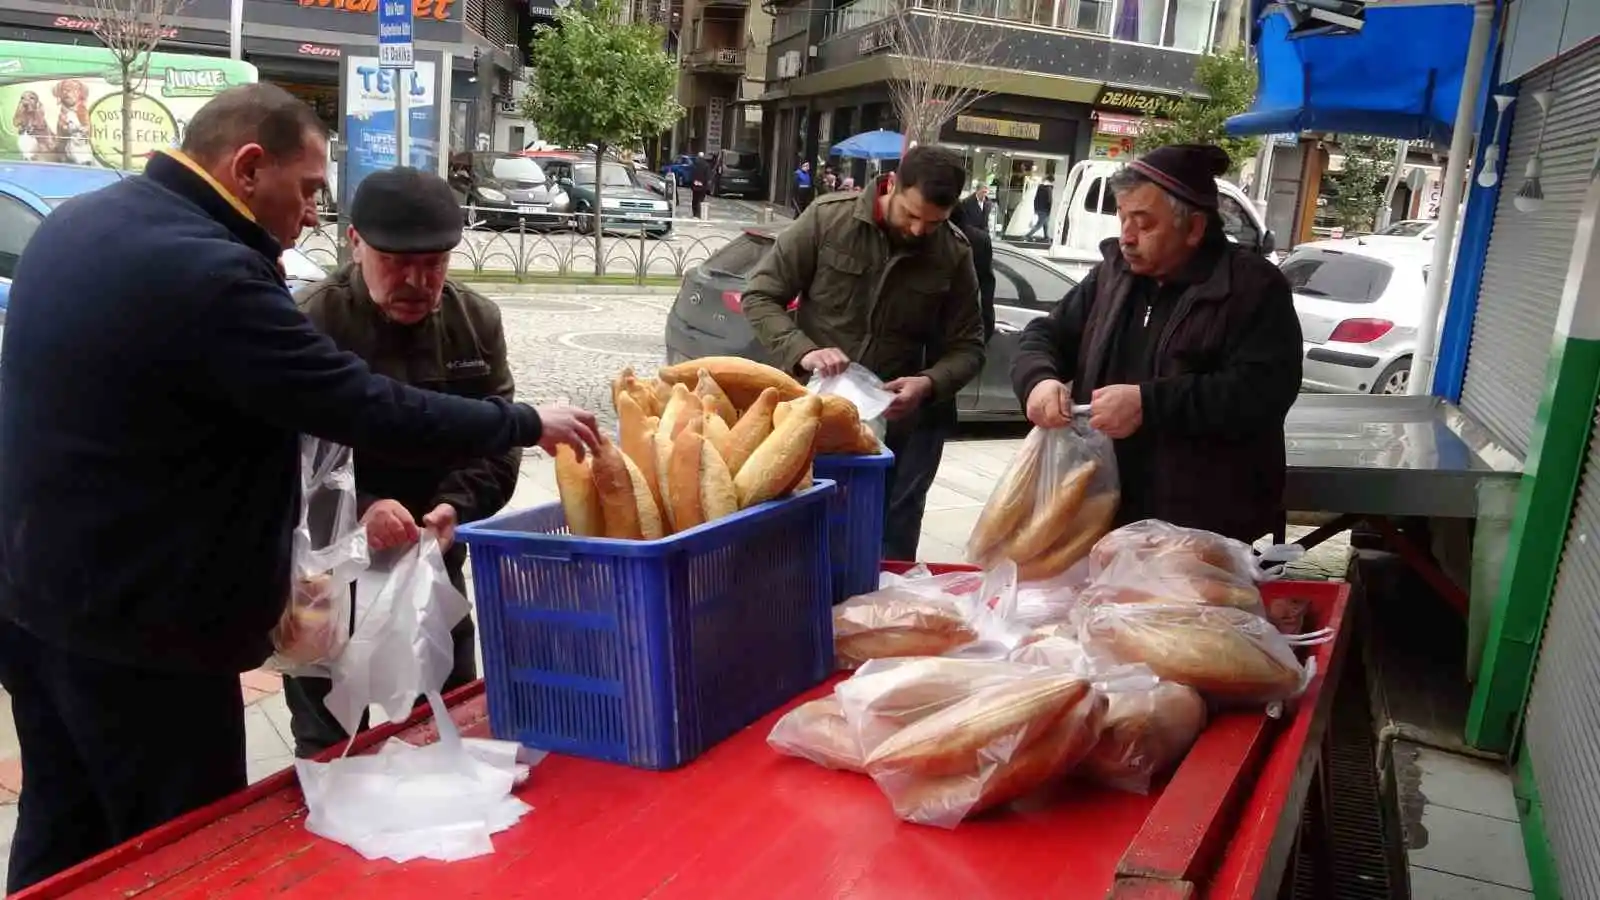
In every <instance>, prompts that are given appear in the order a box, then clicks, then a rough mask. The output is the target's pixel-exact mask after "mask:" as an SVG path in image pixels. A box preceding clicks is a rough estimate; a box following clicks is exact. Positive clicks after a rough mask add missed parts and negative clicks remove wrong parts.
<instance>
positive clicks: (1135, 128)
mask: <svg viewBox="0 0 1600 900" xmlns="http://www.w3.org/2000/svg"><path fill="white" fill-rule="evenodd" d="M1144 127H1145V119H1144V117H1143V116H1119V115H1117V114H1116V113H1106V112H1103V113H1095V116H1094V130H1095V133H1096V134H1109V135H1114V136H1117V137H1138V136H1139V133H1140V132H1142V131H1144Z"/></svg>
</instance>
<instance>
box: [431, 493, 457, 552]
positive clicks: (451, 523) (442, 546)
mask: <svg viewBox="0 0 1600 900" xmlns="http://www.w3.org/2000/svg"><path fill="white" fill-rule="evenodd" d="M456 524H457V522H456V508H455V507H454V506H451V505H450V504H448V503H441V504H439V505H438V506H435V507H434V508H433V512H430V513H428V514H427V515H425V516H423V517H422V525H423V527H425V528H432V529H433V532H434V534H437V535H438V536H439V550H440V552H443V551H445V550H449V549H450V545H451V544H454V543H455V542H456Z"/></svg>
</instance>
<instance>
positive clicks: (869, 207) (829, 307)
mask: <svg viewBox="0 0 1600 900" xmlns="http://www.w3.org/2000/svg"><path fill="white" fill-rule="evenodd" d="M965 181H966V166H965V160H964V159H963V158H962V157H961V156H960V155H959V154H957V153H955V152H954V151H951V150H949V149H946V148H943V147H937V146H923V147H916V148H913V149H912V150H911V151H910V152H908V153H907V154H906V156H905V159H903V160H902V161H901V164H900V167H899V169H898V170H896V171H895V172H894V174H893V175H886V176H882V177H880V178H877V179H874V180H873V181H872V182H871V183H869V184H868V185H867V188H866V190H864V191H862V192H861V193H859V194H857V193H838V194H830V195H828V196H826V197H823V198H822V199H820V200H818V201H816V202H815V203H813V204H812V205H811V206H810V207H809V208H808V209H806V211H805V212H804V213H802V214H801V216H800V217H799V218H798V219H796V220H795V222H794V224H792V225H790V226H789V227H788V228H785V229H784V230H783V231H781V232H780V233H779V234H778V237H777V241H776V242H775V243H774V245H773V247H772V249H771V250H770V251H768V252H767V254H766V256H765V258H763V259H762V261H761V263H760V264H759V265H758V266H757V267H756V270H755V272H754V273H752V275H751V276H750V283H749V286H748V287H747V288H746V289H745V293H744V300H743V307H744V313H745V317H746V318H747V319H748V320H749V321H750V325H751V327H752V328H754V329H755V333H756V337H757V338H759V339H760V340H761V343H762V345H763V346H765V347H766V349H767V351H768V352H769V353H770V354H772V356H773V357H774V360H775V364H776V365H777V366H778V367H779V368H781V369H785V370H787V371H790V372H793V373H796V374H799V375H801V377H802V378H805V377H809V375H810V374H813V373H815V374H822V375H834V374H838V373H839V372H842V371H844V370H845V368H846V367H848V366H849V365H850V363H851V362H852V361H854V362H858V363H860V364H861V365H863V366H865V367H866V368H868V369H870V370H871V371H872V372H873V373H875V374H876V375H877V376H878V377H879V378H881V379H883V381H884V382H885V385H886V387H888V389H889V390H891V391H893V392H894V393H895V394H897V395H898V396H897V397H896V399H895V401H894V403H893V404H892V405H891V406H890V407H889V410H888V412H887V413H886V414H885V418H886V419H888V420H889V425H888V433H887V435H886V437H885V443H886V444H887V445H888V447H889V449H890V450H892V451H894V453H895V467H894V470H893V471H892V473H891V477H890V483H889V493H888V503H887V504H886V509H885V518H884V537H883V555H884V557H885V558H886V559H915V558H916V555H917V539H918V536H919V534H920V533H921V531H922V510H923V506H924V504H925V503H926V501H927V496H928V488H929V487H931V486H932V485H933V478H934V475H935V474H936V473H937V472H938V470H939V460H940V458H941V457H942V456H943V454H944V442H945V439H946V437H948V436H949V435H950V434H951V433H952V432H953V431H954V430H955V419H956V415H955V396H956V393H957V392H958V391H960V390H961V388H962V387H963V386H965V385H966V383H967V382H969V381H971V380H972V379H973V378H975V377H977V375H978V372H979V370H981V369H982V368H983V357H984V340H983V318H982V315H981V312H980V306H979V300H978V278H977V274H976V273H975V272H974V270H973V264H972V248H971V247H970V246H969V245H968V243H967V239H966V237H965V236H964V235H962V233H961V232H960V231H959V230H958V229H956V228H955V227H953V226H952V225H950V224H949V221H948V220H949V218H950V213H951V211H952V210H954V209H955V206H956V203H957V202H958V201H959V200H960V198H961V188H962V185H963V184H964V183H965ZM796 297H799V298H800V305H799V307H798V309H797V310H796V311H795V313H794V314H793V317H791V316H790V313H789V312H788V311H787V307H788V305H789V303H790V301H792V300H794V299H795V298H796Z"/></svg>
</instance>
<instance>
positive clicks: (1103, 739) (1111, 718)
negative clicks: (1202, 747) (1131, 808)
mask: <svg viewBox="0 0 1600 900" xmlns="http://www.w3.org/2000/svg"><path fill="white" fill-rule="evenodd" d="M1106 699H1107V701H1108V706H1107V707H1106V716H1105V722H1104V724H1103V727H1102V730H1101V733H1100V740H1099V741H1098V742H1096V744H1095V746H1094V749H1093V750H1092V751H1090V753H1089V755H1088V757H1087V758H1085V759H1084V761H1083V768H1082V772H1083V774H1084V775H1086V776H1087V777H1089V778H1091V779H1093V780H1095V781H1099V782H1101V783H1102V784H1107V785H1110V786H1111V787H1116V788H1121V789H1123V790H1130V791H1134V792H1137V793H1145V792H1147V791H1148V790H1149V788H1150V782H1151V780H1152V779H1154V778H1156V777H1159V776H1161V775H1165V774H1166V773H1167V772H1168V771H1170V770H1171V769H1172V768H1173V767H1174V766H1175V765H1177V763H1178V761H1179V760H1181V759H1183V757H1184V755H1185V754H1187V753H1188V752H1189V748H1190V747H1192V746H1194V742H1195V739H1196V738H1198V737H1199V736H1200V731H1201V730H1202V729H1204V728H1205V726H1206V702H1205V700H1204V699H1202V698H1201V696H1200V694H1199V693H1197V692H1196V691H1195V690H1194V688H1191V687H1186V686H1184V685H1181V684H1174V683H1172V682H1170V681H1163V682H1161V683H1159V684H1157V685H1156V686H1155V688H1154V689H1152V690H1142V691H1117V692H1113V693H1109V694H1107V695H1106Z"/></svg>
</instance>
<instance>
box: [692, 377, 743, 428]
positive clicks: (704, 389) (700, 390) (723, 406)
mask: <svg viewBox="0 0 1600 900" xmlns="http://www.w3.org/2000/svg"><path fill="white" fill-rule="evenodd" d="M694 392H695V395H696V396H698V397H699V398H700V399H701V401H702V402H703V405H704V407H705V409H706V411H707V412H712V413H715V414H716V415H718V416H720V417H721V418H722V424H724V425H727V426H729V427H732V426H733V423H735V422H737V421H739V412H738V411H737V410H735V409H734V408H733V401H732V400H729V399H728V395H727V393H725V392H724V391H723V390H722V387H721V386H720V385H718V384H717V380H716V379H715V378H712V377H711V373H710V372H707V371H706V370H705V369H701V370H700V374H699V378H698V379H697V380H696V381H695V386H694ZM706 401H709V402H706Z"/></svg>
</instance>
